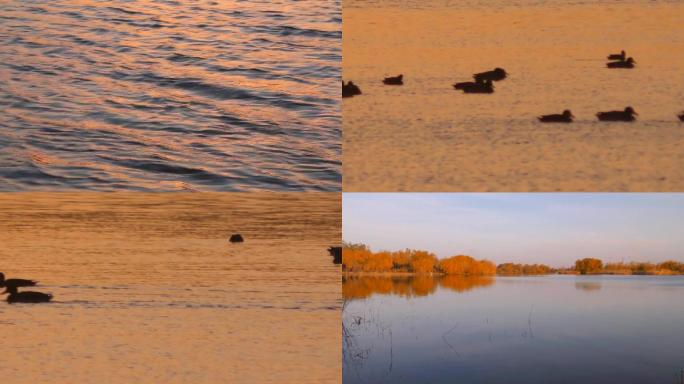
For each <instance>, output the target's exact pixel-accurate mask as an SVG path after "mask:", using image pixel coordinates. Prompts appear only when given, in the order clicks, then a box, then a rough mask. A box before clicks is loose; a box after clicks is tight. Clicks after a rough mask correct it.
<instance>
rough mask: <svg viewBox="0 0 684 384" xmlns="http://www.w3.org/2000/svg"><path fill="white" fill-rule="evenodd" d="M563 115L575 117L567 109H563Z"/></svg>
mask: <svg viewBox="0 0 684 384" xmlns="http://www.w3.org/2000/svg"><path fill="white" fill-rule="evenodd" d="M563 117H567V118H570V117H575V116H574V115H573V114H572V112H570V110H569V109H566V110H565V111H563Z"/></svg>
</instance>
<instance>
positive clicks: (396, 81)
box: [382, 75, 404, 85]
mask: <svg viewBox="0 0 684 384" xmlns="http://www.w3.org/2000/svg"><path fill="white" fill-rule="evenodd" d="M382 82H383V84H385V85H404V75H399V76H394V77H385V79H384V80H382Z"/></svg>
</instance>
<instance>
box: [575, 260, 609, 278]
mask: <svg viewBox="0 0 684 384" xmlns="http://www.w3.org/2000/svg"><path fill="white" fill-rule="evenodd" d="M602 269H603V262H602V261H601V260H599V259H594V258H591V257H587V258H584V259H581V260H577V261H575V270H576V271H577V272H579V273H580V274H582V275H586V274H588V273H596V272H601V270H602Z"/></svg>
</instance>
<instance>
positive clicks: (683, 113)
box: [677, 111, 684, 121]
mask: <svg viewBox="0 0 684 384" xmlns="http://www.w3.org/2000/svg"><path fill="white" fill-rule="evenodd" d="M677 117H679V121H684V111H682V113H680V114H679V115H678V116H677Z"/></svg>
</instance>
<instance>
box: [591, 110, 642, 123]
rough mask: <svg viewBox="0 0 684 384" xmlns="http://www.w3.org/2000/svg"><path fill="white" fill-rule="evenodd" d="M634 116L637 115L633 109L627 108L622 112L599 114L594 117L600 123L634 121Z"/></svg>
mask: <svg viewBox="0 0 684 384" xmlns="http://www.w3.org/2000/svg"><path fill="white" fill-rule="evenodd" d="M634 115H638V113H636V111H635V110H634V108H632V107H627V108H625V110H624V111H610V112H599V113H597V114H596V117H598V119H599V120H601V121H634V120H636V118H635V117H634Z"/></svg>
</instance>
